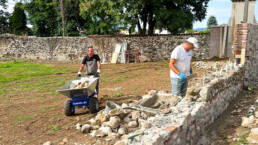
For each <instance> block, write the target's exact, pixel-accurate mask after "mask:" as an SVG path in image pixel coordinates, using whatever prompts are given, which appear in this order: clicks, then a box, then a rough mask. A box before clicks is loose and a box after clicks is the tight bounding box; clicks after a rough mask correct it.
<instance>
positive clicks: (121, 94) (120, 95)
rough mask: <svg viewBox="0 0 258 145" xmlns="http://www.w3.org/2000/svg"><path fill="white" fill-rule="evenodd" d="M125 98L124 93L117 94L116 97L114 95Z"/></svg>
mask: <svg viewBox="0 0 258 145" xmlns="http://www.w3.org/2000/svg"><path fill="white" fill-rule="evenodd" d="M122 96H124V94H123V92H120V93H117V94H115V95H113V97H122Z"/></svg>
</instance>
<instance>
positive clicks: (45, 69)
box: [0, 61, 69, 82]
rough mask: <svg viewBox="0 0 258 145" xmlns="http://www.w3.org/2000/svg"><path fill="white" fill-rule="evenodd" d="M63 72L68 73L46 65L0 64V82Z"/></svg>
mask: <svg viewBox="0 0 258 145" xmlns="http://www.w3.org/2000/svg"><path fill="white" fill-rule="evenodd" d="M63 72H69V70H60V69H56V68H54V67H52V66H50V65H46V64H31V63H27V62H26V61H13V62H0V82H11V81H21V80H25V79H28V78H31V77H37V76H45V75H51V74H56V73H63Z"/></svg>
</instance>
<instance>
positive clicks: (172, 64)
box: [169, 59, 179, 74]
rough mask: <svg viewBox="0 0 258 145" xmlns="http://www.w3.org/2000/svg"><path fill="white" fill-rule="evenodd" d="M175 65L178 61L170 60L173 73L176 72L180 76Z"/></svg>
mask: <svg viewBox="0 0 258 145" xmlns="http://www.w3.org/2000/svg"><path fill="white" fill-rule="evenodd" d="M175 63H176V59H170V62H169V68H170V69H172V71H173V72H175V73H176V74H178V73H179V71H178V70H177V68H176V67H175Z"/></svg>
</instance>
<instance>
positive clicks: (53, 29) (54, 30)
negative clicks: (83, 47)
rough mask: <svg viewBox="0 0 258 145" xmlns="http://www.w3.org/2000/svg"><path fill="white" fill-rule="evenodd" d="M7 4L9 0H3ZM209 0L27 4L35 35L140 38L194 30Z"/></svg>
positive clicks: (90, 0)
mask: <svg viewBox="0 0 258 145" xmlns="http://www.w3.org/2000/svg"><path fill="white" fill-rule="evenodd" d="M1 1H6V0H1ZM208 1H209V0H162V1H160V0H119V1H118V0H44V1H42V0H30V1H29V2H27V3H26V4H25V5H26V6H25V10H26V11H27V12H28V19H29V20H30V22H31V24H32V25H33V34H34V35H36V36H43V37H45V36H61V35H62V32H63V33H64V35H65V36H78V35H79V31H80V30H85V31H86V33H87V34H115V33H119V31H121V30H128V31H129V33H133V32H135V33H138V34H141V35H146V34H154V31H155V30H168V31H169V32H170V33H172V34H176V33H181V32H185V31H186V30H188V29H191V28H192V25H193V22H195V21H201V20H203V19H204V18H205V16H206V10H207V4H208Z"/></svg>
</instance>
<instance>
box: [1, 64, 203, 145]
mask: <svg viewBox="0 0 258 145" xmlns="http://www.w3.org/2000/svg"><path fill="white" fill-rule="evenodd" d="M34 63H44V64H50V65H52V66H53V67H55V68H59V69H64V68H66V69H70V70H72V71H71V72H66V73H58V74H54V75H47V76H41V77H34V78H30V79H26V80H23V81H13V82H8V83H5V84H4V85H3V84H1V86H2V88H1V89H2V90H3V92H4V93H3V94H1V95H0V100H1V101H0V144H1V145H14V144H26V145H29V144H42V143H44V142H46V141H51V142H52V143H54V144H60V143H61V142H62V141H63V139H64V138H67V139H68V142H69V143H68V144H70V143H81V144H84V143H85V144H103V143H104V144H113V142H106V141H105V140H102V139H97V138H92V137H89V136H85V135H84V134H82V133H80V132H78V131H77V130H76V129H75V128H74V127H73V126H74V125H75V124H76V123H85V122H86V121H87V120H89V119H90V118H92V117H93V116H94V114H90V113H89V112H88V111H87V110H84V109H76V115H75V116H71V117H66V116H65V115H64V113H63V104H64V101H65V100H66V99H67V98H66V97H65V96H62V95H61V94H58V93H56V92H55V90H56V89H58V88H59V87H61V86H62V85H63V84H64V83H65V82H68V81H69V80H73V79H74V78H75V77H76V74H77V71H78V69H79V66H80V64H78V63H64V62H43V61H42V62H34ZM101 71H102V73H101V79H100V95H99V96H100V102H101V107H102V108H103V107H104V106H105V101H106V100H114V101H115V102H117V103H122V102H129V101H130V100H134V99H139V97H140V96H141V95H143V94H145V93H146V92H148V90H151V89H156V90H166V91H169V92H170V90H171V84H170V79H169V69H168V62H167V61H164V62H151V63H131V64H116V65H115V64H105V65H103V67H102V70H101ZM193 72H194V73H195V76H194V78H200V77H201V76H202V74H203V73H204V72H205V70H202V69H197V68H193ZM189 82H190V83H189V87H191V86H192V84H193V82H192V81H191V79H190V81H189Z"/></svg>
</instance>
